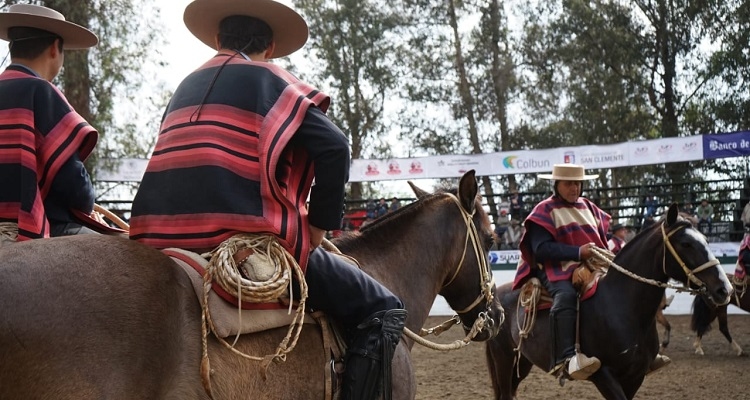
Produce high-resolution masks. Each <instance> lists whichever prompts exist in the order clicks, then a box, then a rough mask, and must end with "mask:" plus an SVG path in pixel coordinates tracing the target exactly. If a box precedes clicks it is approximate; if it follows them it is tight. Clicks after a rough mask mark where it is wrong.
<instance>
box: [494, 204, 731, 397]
mask: <svg viewBox="0 0 750 400" xmlns="http://www.w3.org/2000/svg"><path fill="white" fill-rule="evenodd" d="M672 249H673V250H674V252H673V251H672ZM614 264H617V265H618V266H621V267H623V268H624V269H622V270H619V269H617V268H615V266H614ZM693 270H695V272H694V271H693ZM628 274H630V275H632V276H629V275H628ZM688 276H690V277H692V279H691V278H688ZM669 278H673V279H675V280H677V281H680V282H689V285H690V286H691V287H694V288H696V289H699V290H700V291H701V292H702V293H704V295H706V296H707V297H709V298H710V299H712V300H713V301H714V302H715V303H717V304H722V303H726V302H727V301H728V300H729V295H730V293H731V290H732V289H731V285H730V284H729V281H728V279H727V277H726V274H725V273H724V270H723V269H721V266H720V265H719V263H718V260H717V259H716V257H714V255H713V254H712V253H711V251H710V250H709V248H708V243H707V242H706V239H705V237H704V236H703V235H702V234H701V233H700V232H698V231H697V230H696V229H695V228H694V227H693V226H692V225H690V223H688V222H687V221H684V220H678V218H677V207H676V205H673V206H672V207H671V208H670V209H669V212H668V214H667V218H664V219H663V220H662V221H661V222H659V223H656V224H654V225H653V226H651V227H650V228H648V229H646V230H645V231H643V232H641V233H639V234H638V235H637V236H636V237H635V238H634V239H633V240H632V241H631V242H629V243H628V245H627V246H625V247H623V248H622V250H621V251H620V252H619V253H618V254H617V256H616V257H615V259H614V260H613V265H610V268H609V272H608V273H607V275H606V277H604V278H602V279H601V280H600V282H599V285H598V289H597V292H596V294H595V295H594V296H593V297H592V298H590V299H588V300H586V301H583V302H582V303H581V304H580V310H581V311H580V317H581V318H580V343H581V349H582V351H583V352H584V353H585V354H586V355H588V356H595V357H598V358H599V360H601V363H602V366H601V368H600V369H599V370H598V371H597V372H596V373H595V374H593V375H592V376H591V377H590V378H589V380H590V381H591V382H593V383H594V384H595V385H596V387H597V389H598V390H599V392H600V393H601V394H602V396H603V397H604V398H606V399H613V400H614V399H617V400H625V399H632V398H633V397H634V396H635V394H636V392H637V391H638V389H639V388H640V386H641V384H642V383H643V379H644V377H645V375H646V372H647V370H648V368H649V364H650V362H651V361H652V360H653V359H654V357H655V356H656V354H657V353H658V351H659V338H658V335H657V332H656V319H655V316H656V311H657V308H658V307H659V304H660V302H661V299H662V297H663V295H664V290H665V286H666V285H667V282H668V281H669ZM519 292H520V290H516V291H511V284H510V283H508V284H505V285H502V286H500V287H498V288H497V291H496V294H497V298H498V300H500V302H501V304H502V306H503V307H504V308H505V310H506V313H507V318H506V320H505V322H504V324H503V326H502V329H501V330H500V333H499V334H498V336H497V337H496V338H495V339H493V340H491V341H489V342H487V352H486V353H487V362H488V364H489V369H490V374H491V379H492V384H493V389H494V391H495V397H496V399H505V400H510V399H514V398H515V396H516V393H517V389H518V386H519V384H520V383H521V381H522V380H523V379H524V378H525V377H526V376H527V375H528V374H529V371H531V368H532V367H533V366H534V365H537V366H539V367H540V368H542V369H544V370H547V368H548V366H549V364H550V347H551V342H552V340H551V338H550V326H549V312H548V310H544V311H539V313H538V315H537V319H536V324H535V325H534V327H533V330H532V331H531V333H530V335H529V336H528V337H526V338H525V339H524V340H523V343H522V346H521V354H520V355H519V354H518V353H517V352H516V351H514V349H515V348H516V347H517V346H518V343H519V321H523V318H524V315H525V311H524V309H523V308H520V309H517V307H516V305H517V303H518V299H519ZM517 356H519V358H516V357H517ZM550 379H552V378H550Z"/></svg>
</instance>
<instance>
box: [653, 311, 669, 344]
mask: <svg viewBox="0 0 750 400" xmlns="http://www.w3.org/2000/svg"><path fill="white" fill-rule="evenodd" d="M656 322H658V323H659V324H661V326H663V327H664V338H663V339H662V341H661V349H660V350H664V349H666V348H667V346H669V335H670V333H671V332H672V326H671V325H670V324H669V321H668V320H667V317H665V316H664V312H663V311H662V309H661V308H659V310H658V311H657V312H656Z"/></svg>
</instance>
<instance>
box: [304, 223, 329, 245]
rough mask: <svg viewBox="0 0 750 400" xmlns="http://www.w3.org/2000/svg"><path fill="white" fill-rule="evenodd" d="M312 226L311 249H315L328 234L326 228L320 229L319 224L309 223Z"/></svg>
mask: <svg viewBox="0 0 750 400" xmlns="http://www.w3.org/2000/svg"><path fill="white" fill-rule="evenodd" d="M308 226H309V227H310V251H313V250H315V249H316V248H317V247H318V246H320V244H321V243H323V238H324V237H325V236H326V231H325V229H320V228H318V227H317V226H313V225H308Z"/></svg>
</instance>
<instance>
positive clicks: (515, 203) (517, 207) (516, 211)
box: [510, 189, 523, 221]
mask: <svg viewBox="0 0 750 400" xmlns="http://www.w3.org/2000/svg"><path fill="white" fill-rule="evenodd" d="M510 193H511V195H510V217H511V218H512V219H517V220H519V221H521V220H523V198H522V197H521V196H520V195H519V194H518V190H517V189H513V190H512V191H511V192H510Z"/></svg>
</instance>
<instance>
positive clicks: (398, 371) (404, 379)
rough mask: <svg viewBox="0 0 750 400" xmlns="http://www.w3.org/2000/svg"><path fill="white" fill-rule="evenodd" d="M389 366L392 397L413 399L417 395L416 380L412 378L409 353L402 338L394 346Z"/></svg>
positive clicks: (403, 399)
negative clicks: (394, 350) (394, 351)
mask: <svg viewBox="0 0 750 400" xmlns="http://www.w3.org/2000/svg"><path fill="white" fill-rule="evenodd" d="M391 368H392V370H391V376H392V378H391V382H392V383H393V399H394V400H414V398H415V397H416V396H417V381H416V379H414V367H413V366H412V361H411V353H410V352H409V349H408V347H407V346H406V344H405V343H404V342H403V340H402V341H401V343H399V344H398V347H396V353H395V354H394V355H393V361H392V363H391Z"/></svg>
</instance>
